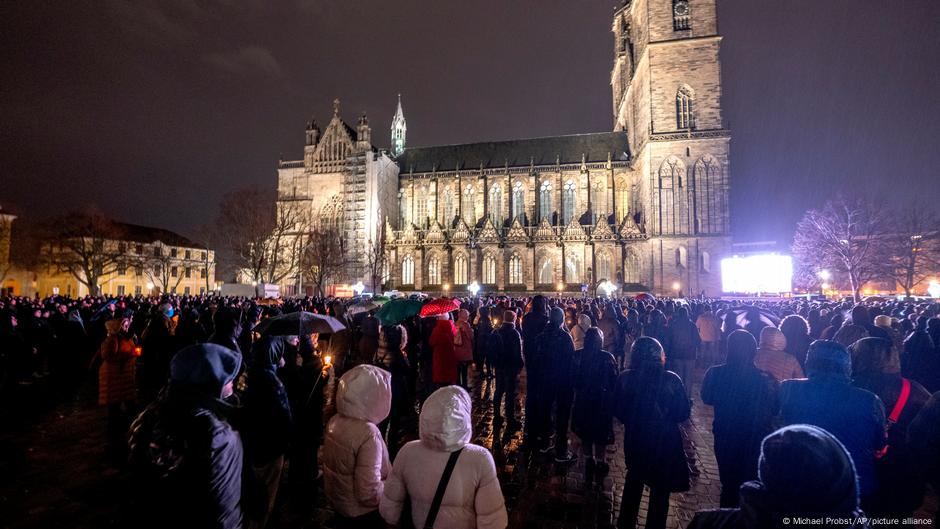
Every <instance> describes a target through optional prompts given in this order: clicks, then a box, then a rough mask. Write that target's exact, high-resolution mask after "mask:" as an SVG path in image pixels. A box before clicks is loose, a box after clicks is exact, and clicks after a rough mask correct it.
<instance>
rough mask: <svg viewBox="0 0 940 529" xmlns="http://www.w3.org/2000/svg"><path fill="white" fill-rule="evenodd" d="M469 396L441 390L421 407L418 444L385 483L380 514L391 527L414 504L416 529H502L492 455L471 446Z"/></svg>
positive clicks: (456, 388) (410, 446) (504, 516)
mask: <svg viewBox="0 0 940 529" xmlns="http://www.w3.org/2000/svg"><path fill="white" fill-rule="evenodd" d="M471 413H472V411H471V403H470V395H469V394H467V392H466V390H464V389H463V388H461V387H459V386H448V387H445V388H441V389H439V390H437V391H435V392H434V393H433V394H431V396H430V397H428V399H427V400H426V401H425V402H424V406H423V407H422V408H421V418H420V421H419V424H418V435H419V437H420V439H419V440H417V441H411V442H410V443H408V444H406V445H405V446H404V447H402V449H401V452H399V453H398V457H396V458H395V465H394V466H393V467H392V473H391V475H390V476H389V478H388V480H387V481H386V483H385V492H384V495H383V496H382V501H381V504H380V507H379V509H380V511H381V513H382V518H384V519H385V521H386V522H387V523H389V524H393V525H397V524H399V523H400V522H401V517H402V512H403V510H404V507H405V505H404V504H405V502H406V501H409V500H410V502H411V517H412V522H413V523H414V527H427V526H430V527H435V528H438V529H474V528H476V529H504V528H505V527H506V526H507V525H508V516H507V513H506V505H505V503H504V501H503V493H502V490H501V489H500V486H499V480H498V479H497V475H496V464H495V463H494V461H493V456H492V454H490V452H489V450H487V449H486V448H484V447H482V446H478V445H474V444H470V437H471V435H472V431H471V425H470V421H471ZM454 453H458V454H457V456H456V458H457V460H456V464H455V465H454V467H453V473H452V474H451V476H450V479H449V480H448V483H447V484H446V488H445V489H444V495H443V498H442V500H441V501H440V504H439V509H438V510H437V515H436V517H435V519H434V522H433V524H429V523H427V522H428V513H429V511H430V510H431V506H432V503H433V500H434V497H435V493H436V492H437V490H438V485H439V483H440V482H441V477H442V475H443V474H444V468H445V466H446V465H447V463H448V460H449V459H450V458H451V457H452V454H454Z"/></svg>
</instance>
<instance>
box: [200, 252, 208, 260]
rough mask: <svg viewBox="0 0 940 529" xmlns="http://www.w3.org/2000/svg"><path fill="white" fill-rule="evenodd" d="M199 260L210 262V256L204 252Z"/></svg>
mask: <svg viewBox="0 0 940 529" xmlns="http://www.w3.org/2000/svg"><path fill="white" fill-rule="evenodd" d="M199 258H200V259H202V260H203V261H207V260H208V255H207V254H206V252H202V255H201V256H199Z"/></svg>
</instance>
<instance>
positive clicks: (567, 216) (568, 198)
mask: <svg viewBox="0 0 940 529" xmlns="http://www.w3.org/2000/svg"><path fill="white" fill-rule="evenodd" d="M577 192H578V188H577V186H576V185H575V183H574V180H568V181H567V182H565V185H564V187H563V188H562V193H561V198H562V210H563V211H562V217H561V220H562V222H563V223H564V224H568V223H569V222H571V218H572V217H574V208H575V204H576V200H575V193H577Z"/></svg>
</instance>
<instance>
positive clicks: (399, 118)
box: [392, 94, 408, 157]
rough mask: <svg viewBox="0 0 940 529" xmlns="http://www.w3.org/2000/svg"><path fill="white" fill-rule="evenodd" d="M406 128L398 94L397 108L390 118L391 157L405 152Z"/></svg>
mask: <svg viewBox="0 0 940 529" xmlns="http://www.w3.org/2000/svg"><path fill="white" fill-rule="evenodd" d="M407 132H408V126H407V125H406V124H405V113H404V112H403V111H402V109H401V94H398V108H397V109H395V117H393V118H392V156H393V157H395V156H398V155H400V154H401V153H403V152H405V136H406V133H407Z"/></svg>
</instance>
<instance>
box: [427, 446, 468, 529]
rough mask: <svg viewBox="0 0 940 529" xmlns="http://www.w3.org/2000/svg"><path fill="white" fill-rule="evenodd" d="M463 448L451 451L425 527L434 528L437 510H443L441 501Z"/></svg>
mask: <svg viewBox="0 0 940 529" xmlns="http://www.w3.org/2000/svg"><path fill="white" fill-rule="evenodd" d="M461 452H463V448H461V449H460V450H457V451H456V452H451V453H450V458H448V459H447V464H446V465H445V466H444V473H443V474H442V475H441V481H440V483H438V484H437V491H436V492H435V493H434V500H433V501H432V502H431V508H430V509H429V510H428V517H427V518H426V519H425V520H424V529H433V527H434V521H435V520H437V512H438V511H440V510H441V503H442V502H443V501H444V493H445V492H447V484H448V483H450V476H451V474H453V473H454V467H455V466H457V458H458V457H460V453H461Z"/></svg>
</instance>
